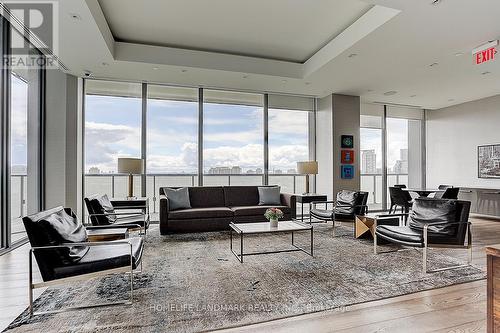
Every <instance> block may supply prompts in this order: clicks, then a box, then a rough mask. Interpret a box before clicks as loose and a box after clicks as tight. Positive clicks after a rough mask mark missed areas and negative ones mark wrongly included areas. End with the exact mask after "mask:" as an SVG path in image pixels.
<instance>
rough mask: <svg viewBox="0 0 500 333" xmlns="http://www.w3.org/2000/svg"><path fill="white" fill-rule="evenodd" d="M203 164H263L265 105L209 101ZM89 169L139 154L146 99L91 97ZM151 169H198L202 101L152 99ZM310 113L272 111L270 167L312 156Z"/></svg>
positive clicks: (111, 167) (88, 112) (293, 163)
mask: <svg viewBox="0 0 500 333" xmlns="http://www.w3.org/2000/svg"><path fill="white" fill-rule="evenodd" d="M204 116H205V118H204V143H203V144H204V151H203V155H204V169H205V171H208V169H209V168H211V167H217V166H229V167H231V166H236V165H237V166H240V167H241V168H242V169H243V172H246V171H247V170H255V169H256V168H263V167H264V160H263V110H262V108H261V107H253V106H240V105H227V104H211V103H207V104H205V105H204ZM85 121H86V129H85V135H86V137H85V144H86V167H85V169H86V171H88V170H89V168H91V167H97V168H99V169H100V170H101V172H110V171H116V158H117V157H118V156H132V157H139V156H140V142H141V136H140V124H141V101H140V99H138V98H123V97H109V96H95V95H90V96H87V99H86V114H85ZM147 127H148V130H147V154H148V165H147V169H148V172H149V173H196V170H197V149H198V147H197V135H198V104H197V103H195V102H181V101H165V100H153V99H150V100H148V118H147ZM307 143H308V137H307V113H306V112H301V111H281V110H269V144H270V148H269V152H270V169H271V170H273V169H281V170H283V171H285V172H286V170H287V169H295V166H296V162H297V161H303V160H307V159H308V147H307Z"/></svg>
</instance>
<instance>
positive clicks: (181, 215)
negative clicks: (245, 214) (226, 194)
mask: <svg viewBox="0 0 500 333" xmlns="http://www.w3.org/2000/svg"><path fill="white" fill-rule="evenodd" d="M232 216H233V211H232V210H231V209H229V208H227V207H206V208H190V209H181V210H174V211H170V212H169V213H168V218H169V219H174V220H182V219H184V220H185V219H188V220H191V219H202V218H219V217H232Z"/></svg>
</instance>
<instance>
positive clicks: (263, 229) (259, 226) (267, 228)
mask: <svg viewBox="0 0 500 333" xmlns="http://www.w3.org/2000/svg"><path fill="white" fill-rule="evenodd" d="M229 226H230V227H231V229H233V230H234V231H236V232H237V233H243V234H260V233H268V232H271V233H272V232H287V231H301V230H310V229H312V226H311V225H310V224H305V223H301V222H299V221H279V222H278V227H271V223H269V222H255V223H232V222H231V223H230V225H229Z"/></svg>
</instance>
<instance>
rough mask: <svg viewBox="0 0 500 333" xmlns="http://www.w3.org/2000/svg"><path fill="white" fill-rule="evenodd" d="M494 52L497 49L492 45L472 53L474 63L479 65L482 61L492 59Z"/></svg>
mask: <svg viewBox="0 0 500 333" xmlns="http://www.w3.org/2000/svg"><path fill="white" fill-rule="evenodd" d="M496 53H497V50H496V49H495V48H494V47H490V48H489V49H486V50H484V51H480V52H478V53H476V54H474V61H475V62H476V65H480V64H482V63H485V62H488V61H491V60H494V59H495V55H496Z"/></svg>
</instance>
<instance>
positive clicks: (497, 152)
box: [477, 144, 500, 179]
mask: <svg viewBox="0 0 500 333" xmlns="http://www.w3.org/2000/svg"><path fill="white" fill-rule="evenodd" d="M477 170H478V177H479V178H496V179H500V144H496V145H485V146H479V147H477Z"/></svg>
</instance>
